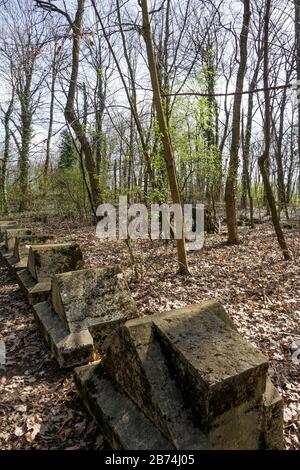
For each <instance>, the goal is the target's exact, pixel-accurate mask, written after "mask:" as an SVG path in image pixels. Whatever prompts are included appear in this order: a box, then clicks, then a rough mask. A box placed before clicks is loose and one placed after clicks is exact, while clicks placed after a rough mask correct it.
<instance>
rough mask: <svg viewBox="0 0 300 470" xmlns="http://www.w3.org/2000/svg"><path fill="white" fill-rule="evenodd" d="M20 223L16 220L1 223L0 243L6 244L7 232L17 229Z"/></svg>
mask: <svg viewBox="0 0 300 470" xmlns="http://www.w3.org/2000/svg"><path fill="white" fill-rule="evenodd" d="M18 225H19V224H18V222H17V221H15V220H1V221H0V243H3V242H4V237H5V232H6V230H7V229H11V228H17V227H18Z"/></svg>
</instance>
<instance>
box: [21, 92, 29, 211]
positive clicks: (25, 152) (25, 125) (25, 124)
mask: <svg viewBox="0 0 300 470" xmlns="http://www.w3.org/2000/svg"><path fill="white" fill-rule="evenodd" d="M29 93H30V92H29V90H28V91H26V92H25V95H24V96H23V97H22V98H21V100H20V101H21V123H22V125H21V129H22V130H21V153H20V155H19V187H20V205H19V210H20V212H23V211H25V210H26V209H27V207H28V183H29V181H28V179H29V152H30V143H31V139H32V111H31V106H30V96H29Z"/></svg>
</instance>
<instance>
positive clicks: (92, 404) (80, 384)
mask: <svg viewBox="0 0 300 470" xmlns="http://www.w3.org/2000/svg"><path fill="white" fill-rule="evenodd" d="M75 381H76V385H77V388H78V390H79V393H80V395H81V397H82V398H83V400H84V402H85V404H86V405H87V407H88V409H89V410H90V412H91V413H92V414H93V415H94V416H95V417H96V419H97V420H98V422H100V423H101V426H102V429H103V431H104V433H105V436H106V437H107V439H108V440H109V442H110V443H111V445H112V446H113V448H114V449H117V450H132V449H134V450H172V449H174V447H173V446H172V444H171V443H170V442H169V441H168V440H167V439H166V438H165V437H164V436H163V435H162V434H161V433H160V432H159V431H158V430H157V429H156V428H155V426H153V424H152V423H151V421H149V420H148V419H147V418H146V417H145V416H144V415H143V413H141V411H140V410H139V409H138V408H137V407H136V406H135V405H134V403H133V402H132V401H131V400H130V399H129V398H127V396H126V395H125V394H123V393H121V392H120V391H118V389H117V388H116V387H115V385H114V384H113V382H112V381H111V379H110V378H109V376H108V375H107V373H106V371H105V369H103V368H102V366H101V364H100V365H93V364H92V365H90V366H82V367H78V368H77V369H76V374H75Z"/></svg>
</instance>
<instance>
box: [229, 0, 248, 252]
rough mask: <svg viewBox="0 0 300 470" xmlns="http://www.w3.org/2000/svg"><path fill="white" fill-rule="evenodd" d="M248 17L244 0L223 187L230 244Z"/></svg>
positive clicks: (233, 239)
mask: <svg viewBox="0 0 300 470" xmlns="http://www.w3.org/2000/svg"><path fill="white" fill-rule="evenodd" d="M250 17H251V11H250V1H249V0H244V15H243V27H242V31H241V36H240V63H239V68H238V72H237V78H236V88H235V90H236V95H235V97H234V103H233V116H232V138H231V149H230V159H229V166H228V175H227V180H226V188H225V202H226V217H227V227H228V243H230V244H235V243H238V242H239V237H238V230H237V220H236V181H237V175H238V168H239V147H240V133H241V103H242V95H241V92H242V91H243V86H244V78H245V74H246V68H247V51H248V32H249V23H250Z"/></svg>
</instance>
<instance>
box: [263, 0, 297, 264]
mask: <svg viewBox="0 0 300 470" xmlns="http://www.w3.org/2000/svg"><path fill="white" fill-rule="evenodd" d="M270 10H271V0H266V10H265V18H264V95H265V119H264V138H265V149H264V153H263V154H262V156H261V157H260V158H259V159H258V165H259V168H260V172H261V175H262V178H263V184H264V188H265V194H266V198H267V201H268V204H269V208H270V211H271V216H272V221H273V225H274V229H275V232H276V236H277V240H278V243H279V246H280V248H281V250H282V253H283V256H284V259H285V260H291V254H290V252H289V249H288V246H287V244H286V241H285V238H284V234H283V231H282V228H281V226H280V221H279V217H278V213H277V208H276V201H275V197H274V194H273V190H272V186H271V183H270V180H269V174H268V170H267V168H266V165H267V162H268V160H269V156H270V146H271V116H270V113H271V106H270V91H269V90H268V86H269V80H268V74H269V23H270Z"/></svg>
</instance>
